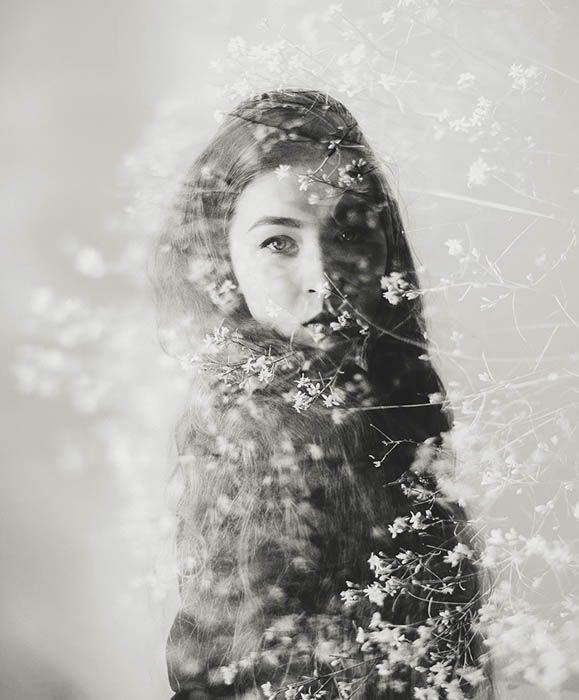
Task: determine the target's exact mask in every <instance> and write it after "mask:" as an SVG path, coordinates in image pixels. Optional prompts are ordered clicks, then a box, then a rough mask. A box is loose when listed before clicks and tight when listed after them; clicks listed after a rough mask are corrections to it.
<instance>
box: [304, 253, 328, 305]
mask: <svg viewBox="0 0 579 700" xmlns="http://www.w3.org/2000/svg"><path fill="white" fill-rule="evenodd" d="M301 263H302V264H301V268H302V270H301V285H302V289H303V291H304V292H306V294H322V293H323V292H324V290H325V289H326V288H327V286H328V278H327V270H326V261H325V260H324V258H323V255H322V251H321V248H320V246H319V245H315V246H310V247H309V248H308V249H307V250H305V251H304V255H303V258H302V261H301Z"/></svg>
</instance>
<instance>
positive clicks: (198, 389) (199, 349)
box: [156, 90, 485, 700]
mask: <svg viewBox="0 0 579 700" xmlns="http://www.w3.org/2000/svg"><path fill="white" fill-rule="evenodd" d="M156 282H157V291H158V299H159V306H160V310H161V316H162V323H163V339H164V342H165V344H166V345H167V346H168V349H169V350H170V351H171V352H173V353H175V354H177V355H179V356H180V357H181V358H182V359H184V360H185V361H191V362H192V363H193V364H197V365H199V366H200V367H201V369H202V371H201V372H198V373H197V374H196V375H195V376H194V378H193V387H192V388H193V391H192V392H191V396H192V399H191V403H190V406H189V408H188V410H187V411H186V413H185V415H184V416H183V419H182V420H181V422H180V425H179V427H178V431H177V442H178V450H179V455H180V459H179V464H180V472H181V475H182V477H183V495H182V498H181V501H180V506H179V513H178V515H179V529H178V541H177V544H178V554H179V565H180V594H181V608H180V610H179V612H178V614H177V616H176V619H175V622H174V625H173V628H172V630H171V633H170V636H169V642H168V666H169V675H170V679H171V685H172V687H173V689H174V691H175V693H176V694H175V696H174V698H178V699H179V700H183V699H185V698H206V697H207V698H208V697H267V696H277V697H280V698H281V697H298V698H299V697H322V696H325V697H329V698H330V697H356V698H414V697H438V696H439V695H440V697H446V696H447V697H454V698H458V697H464V696H472V695H473V694H475V693H476V692H480V689H481V688H482V687H483V686H484V685H485V683H484V680H481V678H482V674H481V664H482V661H481V653H480V643H479V640H478V636H477V634H476V631H475V626H476V616H477V610H478V607H479V585H478V579H477V573H476V569H475V566H474V563H473V558H474V551H473V549H472V548H471V547H470V546H469V543H468V539H467V536H466V533H465V524H464V515H463V513H462V512H461V511H460V509H459V508H458V507H457V506H456V504H453V503H449V502H447V501H445V500H444V498H443V497H442V496H441V495H440V494H439V493H438V490H437V485H436V480H435V476H434V471H435V469H436V461H437V457H438V454H439V452H440V451H441V444H442V440H441V435H442V434H443V433H445V432H447V431H448V430H449V429H450V416H449V414H448V412H447V411H446V410H445V409H444V397H443V394H444V392H443V387H442V385H441V382H440V379H439V377H438V375H437V374H436V372H435V370H434V369H433V367H432V365H431V363H430V361H429V359H428V355H427V347H426V343H425V334H424V321H423V315H422V305H421V299H420V294H419V287H418V280H417V276H416V272H415V268H414V264H413V260H412V255H411V252H410V249H409V245H408V242H407V240H406V236H405V233H404V230H403V227H402V223H401V220H400V215H399V212H398V207H397V205H396V202H395V201H394V199H393V197H392V195H391V192H390V189H389V187H388V184H387V182H386V179H385V177H384V175H383V173H382V171H381V170H380V167H379V163H378V161H377V158H376V156H375V155H374V154H373V152H372V150H371V148H370V146H369V145H368V143H367V141H366V139H365V138H364V136H363V134H362V132H361V130H360V128H359V126H358V124H357V123H356V121H355V120H354V118H353V117H352V115H351V114H350V112H349V111H348V110H347V109H346V108H345V107H344V106H343V105H342V104H341V103H339V102H338V101H336V100H334V99H332V98H330V97H329V96H328V95H324V94H321V93H317V92H310V91H302V90H280V91H276V92H270V93H266V94H263V95H260V96H258V97H255V98H252V99H249V100H247V101H245V102H243V103H242V104H240V105H239V106H238V107H237V108H236V109H235V110H234V111H233V112H232V113H231V114H229V115H228V116H227V117H226V119H225V120H224V122H223V123H222V125H221V126H220V128H219V131H218V133H217V135H216V136H215V138H214V139H213V140H212V142H211V143H210V144H209V145H208V146H207V148H206V149H205V150H204V151H203V153H202V154H201V155H200V156H199V157H198V158H197V160H196V161H195V163H194V164H193V166H192V168H191V170H190V172H189V175H188V177H187V179H186V181H185V184H184V187H183V188H182V192H181V196H180V199H179V202H178V206H177V207H176V211H175V215H174V217H173V220H172V221H171V222H170V225H169V226H168V227H167V231H166V233H165V234H164V236H163V238H162V240H161V242H160V244H159V248H158V252H157V274H156ZM203 336H205V340H202V338H203ZM421 693H422V695H421ZM428 693H431V695H428ZM432 693H439V695H432Z"/></svg>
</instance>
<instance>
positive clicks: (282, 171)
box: [274, 164, 291, 180]
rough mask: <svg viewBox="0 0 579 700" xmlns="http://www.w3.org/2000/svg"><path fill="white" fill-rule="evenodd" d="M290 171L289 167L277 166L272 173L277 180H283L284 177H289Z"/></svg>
mask: <svg viewBox="0 0 579 700" xmlns="http://www.w3.org/2000/svg"><path fill="white" fill-rule="evenodd" d="M290 170H291V165H283V164H282V165H278V166H277V168H276V169H275V170H274V173H275V174H276V177H277V179H278V180H285V178H286V177H289V174H290Z"/></svg>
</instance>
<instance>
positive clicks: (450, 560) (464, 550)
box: [444, 542, 473, 566]
mask: <svg viewBox="0 0 579 700" xmlns="http://www.w3.org/2000/svg"><path fill="white" fill-rule="evenodd" d="M472 555H473V552H472V550H471V549H470V548H469V547H467V545H466V544H462V542H459V543H458V544H457V545H456V546H455V547H454V549H453V550H452V551H450V552H447V553H446V556H445V557H444V561H445V562H446V563H447V564H450V565H451V566H458V564H459V562H461V561H462V560H463V559H472Z"/></svg>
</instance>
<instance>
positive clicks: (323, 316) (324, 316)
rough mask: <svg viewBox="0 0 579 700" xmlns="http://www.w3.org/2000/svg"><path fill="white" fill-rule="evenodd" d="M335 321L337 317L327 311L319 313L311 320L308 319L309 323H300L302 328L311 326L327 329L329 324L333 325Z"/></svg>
mask: <svg viewBox="0 0 579 700" xmlns="http://www.w3.org/2000/svg"><path fill="white" fill-rule="evenodd" d="M337 320H338V318H337V316H334V314H331V313H330V312H329V311H320V313H319V314H317V316H314V317H313V318H310V320H309V321H306V322H305V323H302V326H304V328H307V327H308V326H311V325H315V326H328V327H329V325H330V323H335V322H336V321H337Z"/></svg>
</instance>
